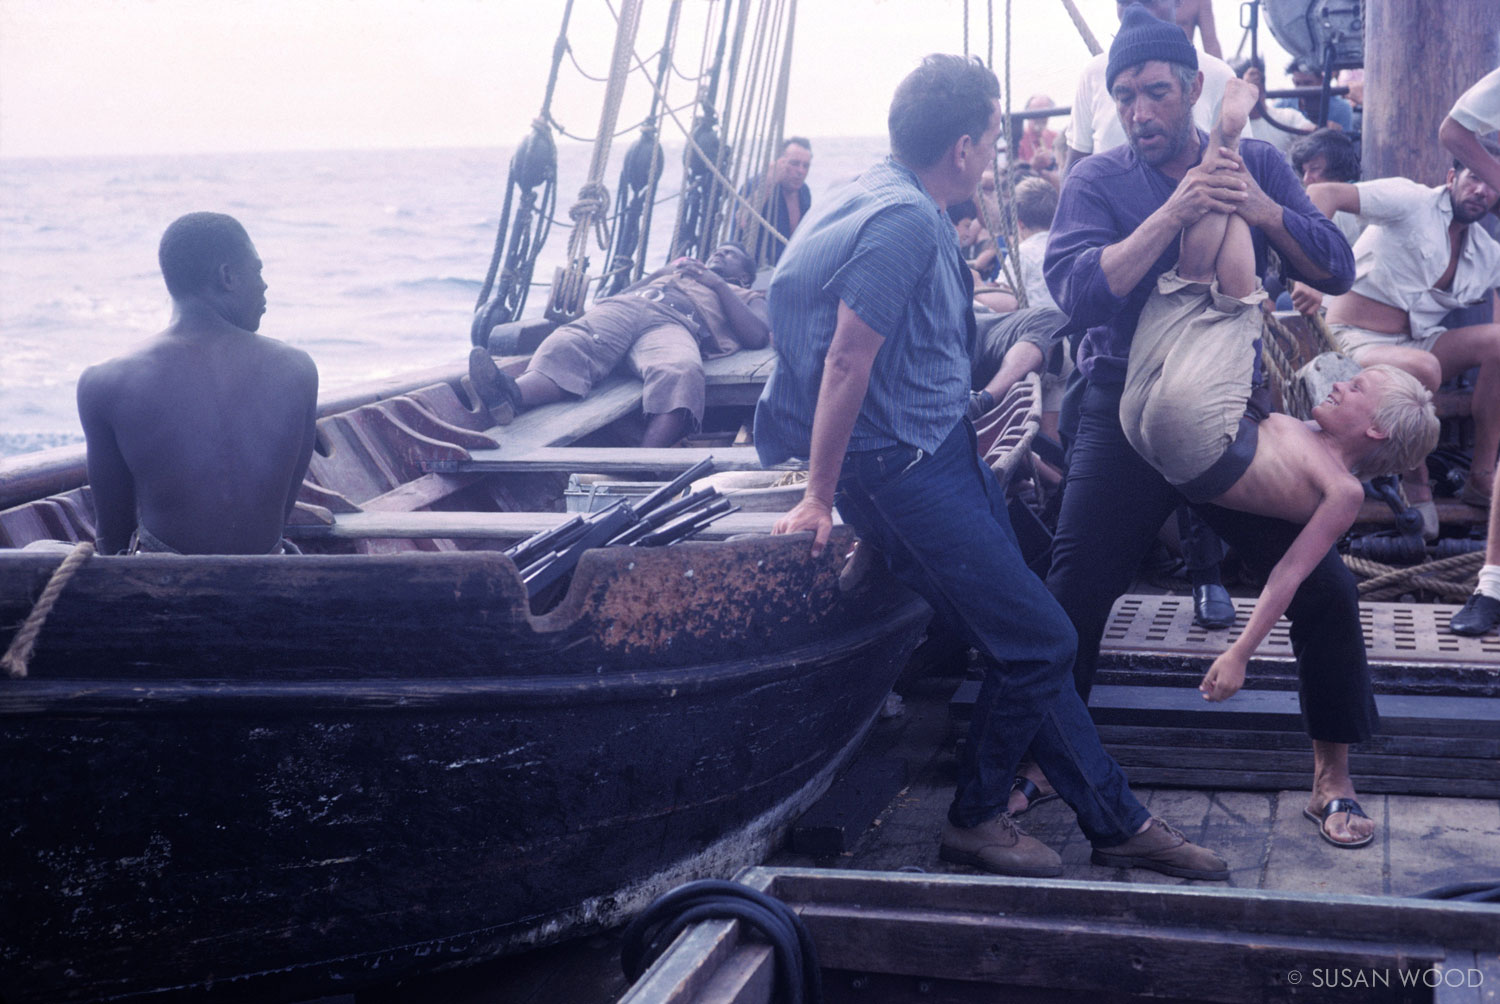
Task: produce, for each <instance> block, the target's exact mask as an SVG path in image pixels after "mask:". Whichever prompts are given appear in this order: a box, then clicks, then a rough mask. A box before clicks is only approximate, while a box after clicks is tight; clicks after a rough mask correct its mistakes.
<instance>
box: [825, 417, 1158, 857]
mask: <svg viewBox="0 0 1500 1004" xmlns="http://www.w3.org/2000/svg"><path fill="white" fill-rule="evenodd" d="M836 501H837V503H838V508H839V514H840V515H841V516H842V517H843V519H844V521H845V522H846V523H848V524H850V525H851V526H853V527H854V529H855V530H856V531H857V532H858V534H859V535H860V537H861V538H862V539H863V540H865V541H867V542H869V543H870V544H873V545H874V546H875V547H876V548H878V549H879V550H880V552H881V553H882V555H883V556H884V558H885V561H886V564H887V565H888V566H889V568H890V569H891V571H892V573H893V574H894V575H895V576H896V577H897V578H898V579H900V580H901V581H902V582H904V583H905V584H906V585H907V586H909V587H910V588H911V589H913V590H915V591H916V592H917V593H919V594H921V596H922V597H923V598H924V599H926V600H927V602H928V603H929V604H931V605H932V607H933V609H934V610H935V611H937V613H938V614H939V615H940V616H942V617H945V618H946V619H947V620H948V621H949V622H950V623H952V624H955V625H960V626H962V627H963V628H964V630H965V632H966V633H967V634H968V635H969V637H970V641H971V642H972V643H973V644H974V645H975V647H976V648H978V649H979V651H980V653H981V654H982V655H984V656H985V657H986V660H985V661H986V662H987V663H988V669H987V671H986V673H985V677H984V682H983V684H982V685H981V686H980V690H979V699H978V701H976V702H975V705H974V718H973V721H972V723H971V724H970V726H969V742H968V747H967V749H966V750H965V751H964V755H963V757H962V759H961V760H960V762H959V770H958V790H957V791H956V792H955V793H954V798H953V805H952V806H951V807H950V808H949V810H948V820H949V822H951V823H952V824H953V825H954V826H960V827H972V826H978V825H979V824H981V823H984V822H987V821H989V820H991V819H993V818H995V817H996V816H998V815H1000V813H1002V812H1004V811H1005V805H1006V801H1007V800H1008V798H1009V796H1010V785H1011V780H1012V779H1013V778H1014V777H1015V773H1016V768H1017V766H1018V765H1019V763H1020V761H1021V756H1022V754H1023V753H1024V752H1025V751H1026V749H1027V747H1028V746H1029V747H1031V749H1032V752H1033V755H1034V756H1035V758H1036V761H1037V764H1038V765H1039V766H1040V767H1041V768H1042V770H1043V771H1045V772H1046V774H1047V778H1048V780H1050V781H1051V782H1052V784H1053V786H1054V787H1055V788H1056V789H1057V793H1058V794H1059V795H1061V796H1062V797H1063V799H1064V800H1065V801H1066V802H1067V803H1068V804H1069V805H1070V806H1072V807H1073V811H1074V812H1076V813H1077V814H1078V825H1079V826H1080V827H1081V828H1082V830H1083V832H1084V834H1085V835H1086V836H1087V837H1088V838H1089V841H1090V842H1091V843H1093V844H1095V845H1097V846H1101V847H1108V846H1111V845H1114V844H1118V843H1121V842H1123V841H1125V840H1128V839H1129V838H1130V837H1131V835H1133V834H1134V833H1135V831H1136V830H1138V829H1140V827H1141V825H1142V824H1143V823H1144V822H1145V821H1146V819H1147V818H1148V817H1149V813H1147V812H1146V810H1145V809H1144V808H1143V807H1142V806H1141V804H1140V803H1139V802H1138V801H1136V799H1135V796H1134V795H1133V794H1131V792H1130V787H1129V784H1128V782H1127V781H1126V779H1125V774H1124V772H1123V771H1121V770H1120V765H1119V764H1117V763H1115V761H1114V758H1113V757H1111V756H1110V755H1109V754H1108V753H1106V752H1105V751H1104V747H1103V746H1102V745H1101V744H1100V742H1099V732H1098V730H1097V729H1096V728H1095V727H1094V723H1093V721H1092V719H1090V718H1089V714H1088V710H1087V708H1085V707H1084V704H1083V700H1082V699H1081V698H1080V697H1079V696H1078V692H1077V691H1076V690H1075V689H1074V688H1073V687H1072V686H1071V685H1070V684H1071V683H1072V675H1071V671H1072V666H1073V653H1074V648H1075V645H1076V638H1075V635H1074V633H1073V627H1072V625H1071V624H1070V623H1069V622H1068V618H1067V615H1066V614H1064V613H1063V611H1062V608H1061V607H1059V606H1058V605H1057V601H1056V600H1054V599H1053V598H1052V595H1051V594H1050V593H1048V592H1047V589H1046V587H1045V586H1043V585H1042V582H1041V580H1040V579H1038V578H1037V577H1036V576H1035V575H1033V574H1032V573H1031V571H1030V570H1029V569H1027V567H1026V564H1025V562H1024V561H1023V560H1022V558H1021V550H1020V547H1019V546H1018V545H1017V543H1016V535H1015V532H1014V531H1013V530H1012V529H1011V525H1010V520H1009V518H1008V516H1007V515H1006V511H1005V497H1004V493H1003V492H1002V491H1001V489H1000V485H999V483H998V482H997V481H996V480H995V475H994V473H993V472H992V471H991V470H990V469H989V468H988V467H986V466H985V465H984V464H983V463H981V462H980V460H979V456H978V453H977V451H976V445H975V442H974V428H973V426H971V425H970V424H969V423H968V422H967V421H962V422H960V423H959V424H958V425H957V426H955V427H954V429H953V431H952V432H951V433H949V435H948V437H947V439H945V440H944V441H943V444H942V445H941V446H940V447H938V449H937V451H936V452H935V453H932V454H924V453H923V452H922V451H920V450H918V449H916V448H915V447H911V446H892V447H887V448H885V449H880V450H864V451H859V452H855V453H850V454H849V455H848V456H847V457H846V458H845V460H844V466H843V471H842V473H841V474H840V477H839V485H838V496H837V500H836Z"/></svg>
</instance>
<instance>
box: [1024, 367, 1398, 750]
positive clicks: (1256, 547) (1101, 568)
mask: <svg viewBox="0 0 1500 1004" xmlns="http://www.w3.org/2000/svg"><path fill="white" fill-rule="evenodd" d="M1120 392H1121V388H1120V387H1118V386H1115V385H1102V384H1095V383H1088V384H1086V389H1085V390H1084V392H1083V397H1082V402H1081V407H1080V408H1079V421H1078V429H1077V432H1076V436H1075V439H1074V442H1073V446H1072V451H1071V453H1070V454H1069V457H1068V476H1067V482H1066V484H1065V486H1064V488H1063V496H1062V510H1061V512H1060V513H1059V515H1058V519H1057V535H1056V537H1054V538H1053V541H1052V568H1051V571H1049V572H1048V574H1047V585H1048V586H1049V587H1050V588H1051V590H1052V594H1053V595H1054V596H1056V597H1057V600H1058V602H1059V603H1060V604H1061V605H1062V608H1063V609H1064V610H1065V611H1067V614H1068V618H1069V620H1071V621H1072V623H1073V626H1074V627H1075V628H1076V629H1077V630H1078V659H1077V662H1076V664H1075V665H1074V669H1073V674H1074V680H1075V682H1076V685H1077V689H1078V692H1079V693H1081V694H1082V695H1083V696H1084V699H1085V700H1087V699H1088V693H1089V688H1090V687H1092V686H1093V683H1094V673H1095V671H1096V670H1097V668H1098V665H1099V642H1100V639H1101V638H1102V637H1103V635H1104V626H1105V624H1106V623H1108V621H1109V613H1110V609H1111V608H1112V607H1113V606H1114V602H1115V599H1116V598H1117V597H1119V596H1120V594H1121V593H1124V592H1125V591H1126V590H1127V589H1128V588H1129V587H1130V580H1131V578H1132V577H1133V576H1134V575H1135V571H1136V569H1137V568H1139V567H1140V564H1141V559H1142V558H1144V557H1145V556H1146V552H1147V550H1148V549H1149V548H1150V546H1151V542H1152V541H1153V540H1155V539H1156V532H1157V530H1159V529H1160V528H1161V525H1162V523H1163V522H1165V521H1166V519H1167V518H1168V517H1169V516H1171V514H1172V510H1174V509H1176V508H1177V507H1178V506H1181V505H1182V504H1183V503H1184V502H1185V501H1186V500H1185V499H1184V498H1183V497H1182V494H1181V493H1180V492H1178V491H1177V489H1175V488H1173V487H1172V486H1171V485H1170V484H1168V483H1167V480H1166V478H1163V477H1162V476H1161V475H1160V474H1158V473H1157V472H1156V471H1155V470H1154V469H1153V468H1152V467H1151V465H1150V464H1148V463H1146V461H1145V460H1143V459H1141V456H1140V454H1138V453H1136V452H1135V450H1134V449H1133V448H1132V447H1131V445H1130V441H1129V440H1128V439H1126V438H1125V433H1124V430H1122V429H1121V428H1120ZM1193 509H1194V511H1196V512H1197V513H1198V515H1199V516H1201V517H1202V518H1203V520H1204V522H1206V523H1207V524H1208V525H1209V526H1210V527H1212V529H1213V531H1214V533H1216V534H1217V535H1218V536H1219V537H1220V538H1222V539H1223V540H1225V541H1227V542H1228V543H1229V544H1230V545H1231V546H1233V547H1234V549H1235V551H1236V552H1237V553H1238V554H1239V556H1240V558H1241V559H1242V560H1243V561H1244V562H1245V563H1246V565H1248V566H1249V567H1250V569H1251V570H1252V571H1253V572H1255V573H1257V574H1259V575H1261V576H1265V575H1268V574H1269V573H1270V570H1271V568H1272V567H1273V566H1274V565H1275V564H1276V562H1277V561H1279V560H1281V556H1282V555H1283V554H1285V553H1286V550H1287V548H1288V547H1290V546H1291V543H1292V541H1293V540H1294V539H1296V536H1297V534H1298V533H1299V532H1301V530H1302V528H1301V527H1300V526H1298V525H1296V524H1294V523H1289V522H1287V521H1286V520H1280V519H1272V518H1271V517H1269V516H1256V515H1252V514H1251V513H1245V512H1236V511H1234V510H1231V509H1225V508H1222V507H1220V506H1216V505H1195V506H1193ZM1286 616H1287V619H1288V620H1290V621H1291V642H1292V652H1293V654H1295V655H1296V657H1297V672H1298V675H1299V678H1300V687H1299V691H1298V697H1299V698H1300V700H1301V704H1302V714H1303V720H1304V722H1305V724H1306V726H1307V732H1308V735H1310V736H1311V737H1312V738H1313V739H1318V740H1324V741H1327V742H1334V743H1357V742H1362V741H1363V740H1365V739H1368V738H1369V737H1370V736H1371V735H1372V734H1373V732H1374V731H1375V726H1376V723H1377V722H1378V720H1379V718H1378V715H1377V714H1376V710H1375V697H1374V691H1373V689H1372V687H1371V683H1370V671H1369V667H1368V666H1367V664H1366V661H1365V640H1364V634H1363V632H1362V631H1361V629H1360V621H1359V590H1358V588H1357V586H1356V583H1355V580H1354V575H1353V573H1351V572H1350V571H1349V569H1348V568H1346V567H1344V562H1343V560H1342V559H1341V558H1340V557H1339V555H1338V551H1337V549H1335V548H1329V550H1328V553H1327V554H1325V555H1324V556H1323V560H1322V561H1321V562H1319V563H1318V565H1317V566H1316V567H1315V568H1314V569H1313V570H1312V572H1311V573H1309V574H1308V576H1307V578H1306V579H1305V580H1304V581H1303V583H1302V585H1301V586H1300V587H1298V589H1297V593H1296V595H1295V596H1294V597H1293V598H1292V603H1291V606H1289V607H1287V611H1286ZM1048 776H1049V777H1050V776H1051V775H1048Z"/></svg>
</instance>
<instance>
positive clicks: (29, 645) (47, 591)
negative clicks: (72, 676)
mask: <svg viewBox="0 0 1500 1004" xmlns="http://www.w3.org/2000/svg"><path fill="white" fill-rule="evenodd" d="M93 556H94V545H93V544H91V543H89V542H88V541H86V540H83V541H79V542H78V544H77V545H76V546H75V547H74V548H73V550H72V551H70V552H68V556H67V557H66V558H64V559H63V560H62V561H61V562H60V563H59V564H58V566H57V568H55V569H54V570H53V572H52V578H50V579H48V580H47V585H46V588H44V589H43V590H42V595H41V596H40V597H39V598H38V599H37V601H36V605H35V606H34V607H32V608H31V613H30V614H28V615H27V616H26V620H25V622H24V623H23V624H22V625H21V630H19V631H17V632H16V636H15V637H14V638H12V639H11V640H10V648H8V649H6V650H5V655H3V656H0V666H3V667H5V671H6V672H7V673H8V674H10V678H11V679H12V680H20V679H23V678H24V677H25V676H26V670H27V667H28V666H29V665H30V664H31V653H32V650H33V649H35V648H36V639H37V636H38V635H40V634H41V633H42V625H43V624H45V623H47V616H48V615H49V614H51V613H52V608H53V607H55V606H57V599H58V597H59V596H61V595H62V591H63V589H65V588H66V587H67V585H68V580H69V579H71V578H72V577H73V573H74V572H76V571H78V570H79V569H80V568H82V567H83V564H84V562H86V561H88V560H89V559H90V558H92V557H93Z"/></svg>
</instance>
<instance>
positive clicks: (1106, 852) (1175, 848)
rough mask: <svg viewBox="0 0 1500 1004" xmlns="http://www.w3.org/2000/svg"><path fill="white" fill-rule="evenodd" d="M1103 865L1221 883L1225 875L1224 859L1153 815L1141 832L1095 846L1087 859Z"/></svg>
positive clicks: (1226, 869) (1227, 876)
mask: <svg viewBox="0 0 1500 1004" xmlns="http://www.w3.org/2000/svg"><path fill="white" fill-rule="evenodd" d="M1090 860H1092V861H1093V862H1094V864H1096V865H1104V866H1105V867H1106V868H1149V869H1151V870H1152V871H1154V872H1161V873H1162V874H1163V875H1174V876H1176V877H1177V878H1188V879H1204V880H1206V881H1210V882H1223V881H1224V880H1226V879H1227V878H1229V866H1228V865H1227V864H1225V863H1224V859H1223V858H1221V857H1219V856H1218V855H1217V854H1215V853H1214V852H1213V851H1211V850H1209V849H1208V848H1206V847H1199V846H1198V845H1197V844H1194V843H1191V842H1189V840H1188V838H1187V837H1184V836H1183V835H1182V834H1181V833H1179V832H1178V831H1177V830H1176V829H1175V828H1174V827H1171V826H1169V825H1167V824H1166V823H1164V822H1162V821H1161V820H1160V819H1157V818H1156V817H1155V816H1152V817H1151V821H1150V822H1149V823H1148V824H1147V826H1146V829H1145V831H1144V832H1141V833H1137V834H1136V835H1135V836H1133V837H1131V838H1130V839H1129V840H1127V841H1125V842H1124V843H1123V844H1116V845H1115V846H1113V847H1096V848H1094V853H1093V856H1092V858H1091V859H1090Z"/></svg>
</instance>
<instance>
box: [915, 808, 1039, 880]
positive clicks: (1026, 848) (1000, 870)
mask: <svg viewBox="0 0 1500 1004" xmlns="http://www.w3.org/2000/svg"><path fill="white" fill-rule="evenodd" d="M938 857H940V858H942V859H943V860H944V861H951V862H953V863H954V864H959V865H968V866H970V867H971V868H983V869H984V870H985V871H989V872H994V873H995V874H997V875H1015V876H1018V877H1021V878H1052V877H1054V876H1057V875H1061V874H1062V858H1060V857H1058V856H1057V852H1056V851H1054V850H1053V849H1052V848H1050V847H1048V846H1047V845H1046V844H1044V843H1042V842H1041V841H1040V840H1038V839H1036V838H1035V837H1028V836H1027V835H1026V834H1024V833H1022V832H1021V828H1020V827H1018V826H1017V825H1016V824H1015V821H1014V820H1012V819H1011V818H1010V816H1008V815H1000V816H996V817H995V818H994V819H991V820H990V821H989V822H987V823H980V824H979V825H978V826H971V827H966V828H965V827H958V826H954V825H953V824H952V823H944V824H943V840H942V843H941V844H940V845H939V846H938Z"/></svg>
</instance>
